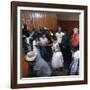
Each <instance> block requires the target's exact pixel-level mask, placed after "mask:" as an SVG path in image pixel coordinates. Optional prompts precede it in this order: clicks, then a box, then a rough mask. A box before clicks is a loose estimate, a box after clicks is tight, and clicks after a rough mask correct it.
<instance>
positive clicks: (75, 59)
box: [70, 50, 80, 75]
mask: <svg viewBox="0 0 90 90" xmlns="http://www.w3.org/2000/svg"><path fill="white" fill-rule="evenodd" d="M79 60H80V51H79V50H78V51H76V52H75V53H74V54H73V61H72V63H71V65H70V68H71V70H70V75H75V74H76V72H78V74H79Z"/></svg>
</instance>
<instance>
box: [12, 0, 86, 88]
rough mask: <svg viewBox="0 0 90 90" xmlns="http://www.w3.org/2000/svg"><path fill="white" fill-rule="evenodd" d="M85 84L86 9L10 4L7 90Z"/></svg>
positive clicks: (20, 3)
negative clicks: (9, 62)
mask: <svg viewBox="0 0 90 90" xmlns="http://www.w3.org/2000/svg"><path fill="white" fill-rule="evenodd" d="M77 84H87V6H82V5H65V4H49V3H47V4H46V3H32V2H15V1H13V2H11V88H30V87H45V86H61V85H62V86H63V85H77Z"/></svg>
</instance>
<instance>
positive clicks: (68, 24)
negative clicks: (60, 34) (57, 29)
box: [58, 20, 79, 33]
mask: <svg viewBox="0 0 90 90" xmlns="http://www.w3.org/2000/svg"><path fill="white" fill-rule="evenodd" d="M58 26H61V27H62V31H65V30H68V31H69V33H72V30H73V28H75V27H76V28H79V21H72V20H58Z"/></svg>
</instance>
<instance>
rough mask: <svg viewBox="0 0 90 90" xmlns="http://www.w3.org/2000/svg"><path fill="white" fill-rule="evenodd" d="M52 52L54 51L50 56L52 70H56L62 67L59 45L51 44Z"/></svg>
mask: <svg viewBox="0 0 90 90" xmlns="http://www.w3.org/2000/svg"><path fill="white" fill-rule="evenodd" d="M52 50H53V51H54V53H53V56H52V62H51V65H52V68H53V69H57V68H61V67H63V55H62V53H61V52H60V48H59V44H58V43H53V46H52Z"/></svg>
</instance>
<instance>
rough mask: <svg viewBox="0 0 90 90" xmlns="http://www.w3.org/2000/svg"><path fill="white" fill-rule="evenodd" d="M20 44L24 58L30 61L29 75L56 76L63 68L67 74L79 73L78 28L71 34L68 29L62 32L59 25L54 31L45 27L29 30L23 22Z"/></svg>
mask: <svg viewBox="0 0 90 90" xmlns="http://www.w3.org/2000/svg"><path fill="white" fill-rule="evenodd" d="M22 46H23V51H24V53H25V59H26V61H27V62H28V63H30V69H29V70H28V72H29V73H28V76H29V77H43V76H58V73H59V72H62V70H63V69H66V70H67V75H78V74H79V60H80V50H79V30H78V28H74V29H73V33H72V34H70V33H68V30H64V32H62V28H61V27H60V26H59V27H58V29H57V32H54V33H53V32H52V31H51V30H49V28H47V27H43V28H40V29H36V28H33V30H32V32H29V31H27V26H26V25H25V24H24V25H23V28H22Z"/></svg>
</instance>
